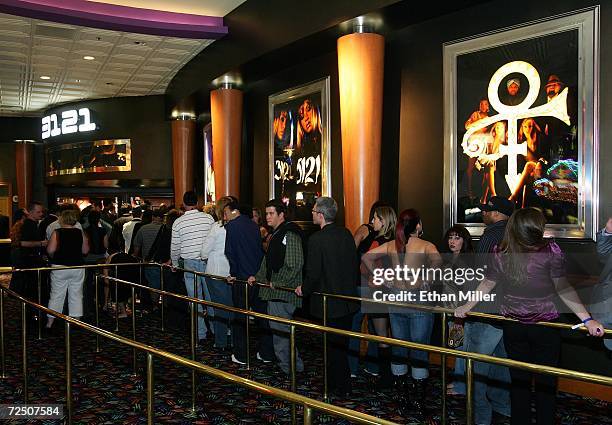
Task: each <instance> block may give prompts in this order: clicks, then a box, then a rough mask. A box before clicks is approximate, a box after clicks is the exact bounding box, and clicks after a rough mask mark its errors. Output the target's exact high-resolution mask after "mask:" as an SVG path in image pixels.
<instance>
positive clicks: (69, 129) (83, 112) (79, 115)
mask: <svg viewBox="0 0 612 425" xmlns="http://www.w3.org/2000/svg"><path fill="white" fill-rule="evenodd" d="M95 129H96V124H95V123H94V122H92V121H91V113H90V112H89V108H81V109H78V110H77V109H71V110H68V111H64V112H62V114H61V119H60V120H58V118H57V114H51V115H48V116H46V117H43V119H42V136H41V137H42V139H43V140H44V139H48V138H49V137H55V136H60V135H62V134H72V133H84V132H87V131H93V130H95Z"/></svg>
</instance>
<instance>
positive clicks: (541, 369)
mask: <svg viewBox="0 0 612 425" xmlns="http://www.w3.org/2000/svg"><path fill="white" fill-rule="evenodd" d="M123 265H132V266H134V265H139V266H157V267H160V276H162V279H163V268H164V267H169V266H165V265H160V264H156V263H136V264H133V263H130V264H117V265H116V266H123ZM102 266H103V265H102ZM113 266H115V265H113ZM94 267H95V266H94ZM98 267H99V266H98ZM66 268H69V267H66ZM45 269H50V270H52V269H54V268H45ZM55 269H57V268H55ZM173 269H175V270H181V271H184V272H188V273H193V274H194V275H197V276H201V277H209V278H213V279H220V280H223V279H225V277H224V276H216V275H210V274H206V273H201V272H195V271H192V270H185V269H180V268H173ZM33 270H36V269H33ZM98 278H99V276H98V275H96V277H95V280H96V294H97V293H98V291H97V284H98ZM105 278H107V279H109V280H111V281H114V282H115V290H116V286H117V285H116V284H117V283H121V284H126V285H130V286H131V287H132V294H133V293H134V288H136V287H138V288H141V289H145V290H149V291H151V292H154V293H158V294H160V296H161V299H162V308H163V304H164V303H163V298H164V297H165V296H169V297H173V298H177V299H182V300H183V301H185V302H188V303H190V306H191V354H192V359H193V361H195V347H196V344H197V337H196V335H197V320H196V312H197V306H196V305H197V304H201V305H203V306H210V307H213V308H220V309H223V310H227V311H231V312H235V313H238V314H244V315H245V317H247V319H246V330H247V335H248V330H249V320H248V316H251V317H258V318H261V319H264V320H273V321H276V322H280V323H284V324H286V325H288V326H289V327H290V329H291V332H290V339H291V342H290V344H291V347H292V353H293V355H292V357H291V389H292V391H295V388H296V383H295V358H294V357H295V351H294V350H293V348H294V347H295V328H296V327H299V328H304V329H310V330H314V331H319V332H322V333H323V336H324V358H325V359H326V354H327V353H326V351H327V350H326V336H327V334H328V333H335V334H339V335H344V336H348V337H351V338H358V339H362V340H367V341H370V342H377V343H383V344H388V345H395V346H400V347H405V348H409V349H417V350H422V351H426V352H428V353H438V354H440V356H441V359H442V384H443V385H442V402H443V411H442V421H443V423H445V422H446V390H445V388H446V369H445V367H446V356H449V355H450V356H455V357H462V358H465V359H466V390H467V391H466V395H467V397H466V412H467V423H468V424H472V423H473V408H472V404H473V362H474V361H483V362H488V363H493V364H498V365H501V366H507V367H515V368H519V369H524V370H528V371H531V372H536V373H545V374H551V375H554V376H558V377H565V378H570V379H577V380H583V381H587V382H594V383H599V384H603V385H608V386H612V378H611V377H606V376H601V375H594V374H588V373H583V372H578V371H572V370H565V369H560V368H555V367H550V366H544V365H535V364H530V363H525V362H518V361H515V360H511V359H502V358H498V357H493V356H488V355H484V354H479V353H471V352H463V351H457V350H452V349H448V348H446V347H445V345H446V344H445V341H446V336H445V329H446V321H447V314H448V313H452V310H450V309H444V308H439V307H428V306H422V305H410V304H403V303H390V302H382V301H373V300H369V299H365V298H359V297H350V296H343V295H335V294H319V295H321V296H322V297H323V302H324V304H323V305H324V311H323V312H324V325H323V326H320V325H316V324H312V323H307V322H300V321H295V320H289V319H283V318H279V317H276V316H269V315H267V314H263V313H257V312H252V311H249V310H248V304H247V305H246V306H245V309H240V308H236V307H229V306H227V305H224V304H218V303H213V302H210V301H204V300H200V299H197V298H191V297H187V296H184V295H178V294H174V293H171V292H167V291H164V290H163V289H154V288H149V287H147V286H144V285H141V284H136V283H133V282H129V281H125V280H121V279H117V278H113V277H105ZM237 282H239V283H242V284H245V291H246V294H245V299H246V300H247V303H248V290H249V285H248V284H247V283H246V282H245V281H237ZM258 284H259V285H265V286H268V285H266V284H262V283H258ZM162 285H163V281H162ZM162 288H163V286H162ZM275 289H283V290H288V291H293V289H291V288H279V287H276V286H275ZM194 294H195V295H196V296H197V282H196V279H194ZM328 297H329V298H333V297H335V298H341V299H347V300H351V301H355V302H360V301H366V302H375V303H381V304H390V305H395V306H398V307H406V308H418V309H421V310H429V311H431V312H435V313H440V314H442V323H443V324H444V326H443V327H442V329H443V341H444V342H443V344H442V345H443V346H442V347H436V346H431V345H425V344H419V343H413V342H407V341H403V340H398V339H394V338H388V337H381V336H376V335H369V334H363V333H359V332H352V331H344V330H340V329H335V328H330V327H327V326H325V325H326V320H325V316H326V310H327V309H326V305H327V298H328ZM132 303H134V297H133V296H132ZM132 306H134V304H132ZM97 309H98V302H97V300H96V324H98V311H97ZM470 315H471V316H475V317H485V318H491V319H495V320H508V319H507V318H504V317H502V316H496V315H489V314H484V313H470ZM540 325H544V326H548V325H550V326H553V327H568V328H571V325H566V324H557V323H548V322H543V323H540ZM558 325H561V326H558ZM162 326H163V321H162ZM117 329H118V328H117ZM605 332H606V334H610V333H611V331H610V330H605ZM132 334H133V336H134V337H135V335H136V331H135V317H134V314H132ZM98 339H99V337H98V335H96V349H97V350H99V343H98ZM246 345H247V368H248V367H249V366H250V365H249V360H248V359H249V357H250V356H249V352H250V351H249V340H248V338H247V341H246ZM135 352H136V351H135V349H134V353H135ZM324 363H325V371H324V372H325V373H324V381H325V384H324V398H325V399H327V364H326V362H324ZM135 368H136V355H135V354H134V369H135ZM195 387H196V378H195V372H192V404H193V406H195V404H194V403H195ZM292 410H293V412H295V409H292Z"/></svg>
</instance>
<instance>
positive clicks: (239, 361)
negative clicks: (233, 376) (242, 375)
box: [232, 354, 246, 365]
mask: <svg viewBox="0 0 612 425" xmlns="http://www.w3.org/2000/svg"><path fill="white" fill-rule="evenodd" d="M232 362H234V363H236V364H239V365H245V364H246V362H243V361H241V360H238V359H237V358H236V356H234V355H233V354H232Z"/></svg>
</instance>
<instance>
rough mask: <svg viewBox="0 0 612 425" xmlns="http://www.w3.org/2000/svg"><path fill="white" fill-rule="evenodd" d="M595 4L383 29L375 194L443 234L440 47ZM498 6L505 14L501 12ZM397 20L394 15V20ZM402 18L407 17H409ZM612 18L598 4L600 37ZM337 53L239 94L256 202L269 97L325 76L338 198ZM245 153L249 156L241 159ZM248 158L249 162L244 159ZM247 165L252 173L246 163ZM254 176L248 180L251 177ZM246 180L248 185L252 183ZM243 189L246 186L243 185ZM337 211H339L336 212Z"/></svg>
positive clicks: (534, 6) (605, 194)
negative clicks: (377, 186)
mask: <svg viewBox="0 0 612 425" xmlns="http://www.w3.org/2000/svg"><path fill="white" fill-rule="evenodd" d="M593 4H595V3H594V2H585V1H582V0H564V1H555V2H548V1H547V2H536V3H533V2H529V1H520V2H519V3H517V4H516V7H515V6H513V7H512V8H509V9H508V8H507V7H506V6H507V5H506V3H504V2H503V1H492V2H488V3H484V4H481V5H479V6H474V7H471V8H468V9H464V10H462V11H459V12H455V13H451V14H447V15H445V16H442V17H439V18H435V19H431V20H428V21H425V22H423V23H420V24H415V25H410V26H407V27H405V28H403V29H400V30H396V31H392V32H389V33H387V34H386V40H387V42H386V45H385V81H384V104H383V134H382V139H383V147H382V170H381V199H383V200H386V201H387V202H390V203H391V204H393V205H395V206H396V207H397V208H398V210H402V209H405V208H409V207H413V208H417V209H418V210H419V211H420V212H421V215H422V217H423V222H424V227H425V229H426V236H427V238H428V239H430V240H432V241H434V242H437V241H438V240H440V239H441V237H442V235H443V232H444V229H443V226H444V223H443V203H442V201H443V191H442V189H443V171H444V162H443V161H444V128H443V124H444V98H443V97H444V93H443V62H442V60H443V44H444V43H445V42H450V41H453V40H457V39H460V38H463V37H468V36H473V35H477V34H482V33H484V32H487V31H491V30H496V29H500V28H505V27H508V26H512V25H516V24H521V23H525V22H529V21H533V20H536V19H541V18H546V17H550V16H552V15H558V14H562V13H566V12H570V11H575V10H578V9H580V8H584V7H588V6H591V5H593ZM502 9H503V10H504V13H503V14H500V13H499V10H502ZM395 19H396V21H397V20H398V18H397V17H395ZM407 19H408V18H407ZM611 20H612V5H610V4H603V5H602V7H601V23H602V25H601V34H600V38H601V40H606V39H608V38H609V36H610V35H611V33H612V30H611V29H610V27H609V26H606V22H610V21H611ZM606 47H607V46H606V44H605V43H602V46H601V52H600V59H601V75H602V76H605V75H608V72H607V71H608V70H609V69H611V68H612V56H611V54H610V53H612V50H610V49H607V48H606ZM337 72H338V71H337V57H336V52H335V51H332V52H330V53H326V54H324V55H322V56H320V57H318V58H316V59H312V60H308V61H306V62H303V63H299V64H297V65H295V64H294V66H292V67H287V68H285V69H284V70H282V71H279V72H277V73H274V74H271V75H268V76H267V77H265V78H264V79H262V80H260V81H258V82H257V83H252V84H250V85H249V87H248V88H247V89H246V91H245V116H246V120H247V130H246V141H245V145H244V148H245V152H248V151H249V150H250V149H252V152H253V162H252V164H251V163H250V161H249V163H248V165H246V166H245V168H244V169H243V176H245V178H246V180H247V181H246V184H247V185H251V184H252V191H253V192H252V193H253V196H252V199H253V202H254V203H255V204H257V205H261V204H262V203H263V202H264V201H265V200H266V199H267V198H268V195H269V194H268V177H267V174H268V171H267V170H268V125H269V124H268V118H267V111H268V109H267V97H268V96H269V95H270V94H273V93H275V92H278V91H282V90H286V89H288V88H291V87H294V86H296V85H299V84H303V83H306V82H308V81H312V80H315V79H317V78H321V77H323V76H325V75H330V76H331V93H330V99H331V105H330V106H331V142H332V145H331V155H332V173H331V178H332V196H333V197H335V198H336V199H337V200H338V201H339V203H340V204H341V203H342V199H343V194H342V160H341V158H342V157H341V148H342V146H341V140H340V116H339V98H338V77H337ZM600 84H601V85H600V92H601V93H602V94H604V95H603V96H602V97H601V100H600V171H599V173H600V175H599V179H600V186H601V187H600V209H599V224H600V225H603V223H604V222H605V220H606V218H607V217H608V216H610V215H611V214H612V187H611V186H610V185H609V184H606V182H610V181H612V168H611V167H607V166H606V164H609V163H610V161H611V159H612V145H611V144H607V143H606V140H607V135H608V134H609V133H610V132H612V123H610V115H612V100H610V99H609V97H608V96H605V93H607V89H608V88H609V86H610V85H611V84H612V83H611V82H608V80H607V79H606V78H602V79H601V82H600ZM245 158H250V156H245ZM247 161H248V160H247ZM251 166H252V167H253V170H254V171H252V170H251V169H250V167H251ZM251 175H252V176H253V179H252V180H251V178H250V176H251ZM251 181H252V183H251ZM243 193H245V191H244V190H243ZM340 214H342V211H341V212H340ZM564 247H566V248H567V249H570V250H578V251H581V252H584V251H592V250H593V243H589V242H567V243H564Z"/></svg>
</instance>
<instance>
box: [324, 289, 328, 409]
mask: <svg viewBox="0 0 612 425" xmlns="http://www.w3.org/2000/svg"><path fill="white" fill-rule="evenodd" d="M323 326H327V295H323ZM327 398H328V394H327V332H323V399H324V400H326V401H327Z"/></svg>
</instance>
